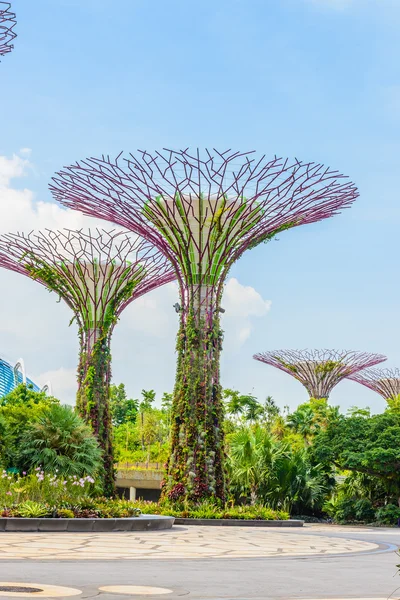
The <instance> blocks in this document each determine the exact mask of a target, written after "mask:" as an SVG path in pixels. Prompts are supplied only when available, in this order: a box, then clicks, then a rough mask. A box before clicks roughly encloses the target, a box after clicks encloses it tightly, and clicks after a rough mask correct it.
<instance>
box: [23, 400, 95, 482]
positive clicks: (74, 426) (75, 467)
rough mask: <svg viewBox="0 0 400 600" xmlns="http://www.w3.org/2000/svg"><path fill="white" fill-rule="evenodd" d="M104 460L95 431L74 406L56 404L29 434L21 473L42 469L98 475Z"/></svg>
mask: <svg viewBox="0 0 400 600" xmlns="http://www.w3.org/2000/svg"><path fill="white" fill-rule="evenodd" d="M101 459H102V456H101V450H100V448H99V445H98V442H97V440H96V438H95V437H94V435H93V433H92V431H91V428H90V426H89V425H87V424H86V423H85V422H84V421H83V419H82V418H81V417H79V416H78V415H77V414H76V413H75V412H74V411H73V409H72V408H71V407H70V406H60V405H58V404H53V405H52V406H50V407H49V408H48V409H47V410H45V411H44V412H43V414H42V415H41V416H40V417H39V419H38V421H37V422H36V423H33V424H32V425H31V426H30V427H29V428H28V429H27V430H26V431H25V432H24V436H23V439H22V451H21V454H20V468H21V470H26V471H29V470H30V469H33V468H35V467H41V468H42V469H43V470H44V471H45V472H46V473H58V474H59V475H61V476H63V475H76V476H77V477H82V476H85V475H92V476H95V475H98V474H99V473H101V468H102V460H101Z"/></svg>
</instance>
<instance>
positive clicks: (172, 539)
mask: <svg viewBox="0 0 400 600" xmlns="http://www.w3.org/2000/svg"><path fill="white" fill-rule="evenodd" d="M292 531H293V530H290V531H287V532H285V531H282V529H281V528H279V529H277V530H271V529H270V528H259V529H255V528H250V527H248V528H246V527H195V526H191V527H179V526H176V527H174V529H173V530H172V531H164V532H157V531H149V532H143V533H123V532H119V533H88V534H86V533H29V534H23V533H3V534H1V537H0V559H10V558H12V559H32V560H38V559H47V560H48V559H54V558H56V559H58V560H76V559H77V558H78V557H79V559H80V560H96V559H101V560H133V559H134V560H145V559H154V558H155V559H161V560H170V559H183V560H184V559H186V558H191V559H192V558H208V559H211V558H263V557H274V556H321V555H322V556H323V555H327V554H346V553H353V552H371V551H375V550H377V549H378V546H377V544H376V543H374V542H366V541H360V540H354V539H351V538H331V537H327V536H324V535H298V534H296V533H293V532H292Z"/></svg>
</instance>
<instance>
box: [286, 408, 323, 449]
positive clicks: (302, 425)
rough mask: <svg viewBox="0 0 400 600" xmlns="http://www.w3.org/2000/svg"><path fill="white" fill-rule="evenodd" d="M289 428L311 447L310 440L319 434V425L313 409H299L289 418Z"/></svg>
mask: <svg viewBox="0 0 400 600" xmlns="http://www.w3.org/2000/svg"><path fill="white" fill-rule="evenodd" d="M287 424H288V427H290V428H291V429H293V430H294V431H295V432H296V433H299V434H300V435H301V436H302V438H303V440H304V444H305V445H306V446H309V445H310V443H311V442H310V438H311V437H312V436H313V435H314V434H315V433H316V432H317V429H318V424H317V423H316V422H315V415H314V411H313V410H312V408H311V407H303V408H300V407H299V408H298V409H297V410H296V411H295V412H294V413H292V414H291V415H288V417H287Z"/></svg>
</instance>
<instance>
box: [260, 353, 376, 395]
mask: <svg viewBox="0 0 400 600" xmlns="http://www.w3.org/2000/svg"><path fill="white" fill-rule="evenodd" d="M253 358H255V359H256V360H259V361H260V362H263V363H265V364H266V365H271V366H272V367H276V368H277V369H280V370H281V371H284V372H285V373H288V374H289V375H292V377H294V378H295V379H297V381H300V383H302V384H303V385H304V387H305V388H306V390H307V392H308V394H309V395H310V397H311V398H324V399H328V398H329V394H330V393H331V391H332V390H333V388H334V387H335V386H336V385H337V384H338V383H339V382H340V381H342V379H345V378H348V377H350V375H353V374H354V373H358V372H359V371H361V370H362V369H366V368H367V367H372V366H373V365H376V364H378V363H380V362H383V361H384V360H386V356H383V355H382V354H370V353H368V352H349V351H347V350H343V351H338V350H271V351H270V352H263V353H261V354H255V355H254V356H253Z"/></svg>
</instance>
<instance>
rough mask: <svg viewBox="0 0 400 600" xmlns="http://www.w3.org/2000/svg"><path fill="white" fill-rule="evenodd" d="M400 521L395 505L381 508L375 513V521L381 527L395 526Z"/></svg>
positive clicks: (398, 510)
mask: <svg viewBox="0 0 400 600" xmlns="http://www.w3.org/2000/svg"><path fill="white" fill-rule="evenodd" d="M399 519H400V508H399V507H398V506H396V505H395V504H387V505H386V506H382V508H379V509H378V510H377V512H376V520H377V521H378V522H379V523H382V524H383V525H397V522H398V520H399Z"/></svg>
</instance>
